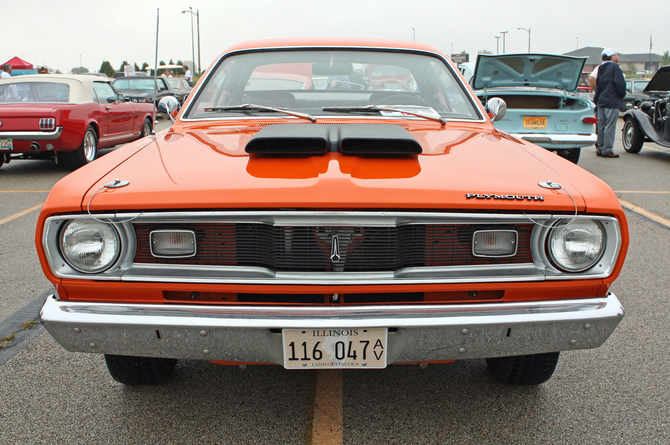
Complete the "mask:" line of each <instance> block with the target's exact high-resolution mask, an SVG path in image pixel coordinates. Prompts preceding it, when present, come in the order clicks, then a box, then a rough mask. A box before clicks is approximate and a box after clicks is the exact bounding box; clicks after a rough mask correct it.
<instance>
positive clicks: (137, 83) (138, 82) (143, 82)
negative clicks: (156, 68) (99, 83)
mask: <svg viewBox="0 0 670 445" xmlns="http://www.w3.org/2000/svg"><path fill="white" fill-rule="evenodd" d="M114 88H116V90H117V91H119V90H121V91H123V90H141V91H153V90H154V79H153V78H152V77H138V78H134V79H119V80H115V81H114Z"/></svg>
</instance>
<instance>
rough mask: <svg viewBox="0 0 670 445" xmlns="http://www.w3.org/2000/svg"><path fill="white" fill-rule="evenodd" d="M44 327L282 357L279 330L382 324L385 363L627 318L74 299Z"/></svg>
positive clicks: (489, 352) (64, 336)
mask: <svg viewBox="0 0 670 445" xmlns="http://www.w3.org/2000/svg"><path fill="white" fill-rule="evenodd" d="M40 316H41V319H42V324H43V325H44V327H45V328H46V329H47V331H49V333H50V334H51V335H52V336H53V337H54V338H55V339H56V341H58V343H60V344H61V345H62V346H63V347H65V348H66V349H67V350H69V351H73V352H94V353H105V354H116V355H132V356H143V357H169V358H179V359H204V360H220V361H229V362H252V363H253V362H257V363H277V364H282V363H283V352H282V335H281V329H283V328H320V329H324V328H363V327H387V328H389V332H388V344H387V351H388V363H399V362H420V361H443V360H455V359H470V358H486V357H499V356H512V355H525V354H538V353H543V352H554V351H564V350H573V349H590V348H596V347H598V346H600V345H601V344H602V343H604V342H605V340H607V338H608V337H609V336H610V335H611V334H612V332H613V331H614V329H615V328H616V326H617V325H618V324H619V322H620V321H621V319H622V318H623V316H624V310H623V307H622V306H621V303H620V302H619V300H618V299H617V297H616V296H615V295H614V294H610V295H608V296H607V297H604V298H591V299H583V300H566V301H542V302H532V303H494V304H465V305H432V304H431V305H394V306H357V307H328V308H313V307H273V306H242V307H240V306H236V307H231V306H201V305H198V306H196V305H166V304H164V305H151V304H109V303H80V302H69V301H61V300H57V299H56V297H55V296H51V297H49V298H47V301H46V303H45V304H44V306H43V308H42V311H41V313H40Z"/></svg>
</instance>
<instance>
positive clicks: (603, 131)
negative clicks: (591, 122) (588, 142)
mask: <svg viewBox="0 0 670 445" xmlns="http://www.w3.org/2000/svg"><path fill="white" fill-rule="evenodd" d="M597 113H598V123H597V124H596V128H597V131H598V141H597V142H596V151H597V152H598V153H602V154H609V153H612V151H613V150H612V149H613V148H614V136H615V133H616V122H617V120H618V119H619V109H618V108H603V107H598V110H597Z"/></svg>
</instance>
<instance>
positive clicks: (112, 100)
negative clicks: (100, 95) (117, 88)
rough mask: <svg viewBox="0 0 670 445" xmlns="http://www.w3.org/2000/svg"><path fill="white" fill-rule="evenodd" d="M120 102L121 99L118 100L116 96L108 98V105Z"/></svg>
mask: <svg viewBox="0 0 670 445" xmlns="http://www.w3.org/2000/svg"><path fill="white" fill-rule="evenodd" d="M118 101H119V98H118V97H115V96H109V97H108V98H107V103H108V104H115V103H117V102H118Z"/></svg>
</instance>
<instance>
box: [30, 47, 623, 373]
mask: <svg viewBox="0 0 670 445" xmlns="http://www.w3.org/2000/svg"><path fill="white" fill-rule="evenodd" d="M371 68H373V69H371ZM371 72H391V73H399V72H401V73H403V87H402V88H400V89H399V88H398V85H397V84H395V83H388V82H373V81H371V80H373V79H369V78H366V75H367V74H366V73H371ZM272 73H274V74H276V78H287V79H288V78H292V77H295V76H301V77H305V76H309V77H311V86H312V87H311V88H308V89H305V88H303V87H302V86H298V87H296V88H295V89H287V88H286V86H285V85H282V86H281V87H280V88H274V87H273V85H274V84H273V83H268V84H267V87H266V88H268V89H259V86H258V84H257V83H254V82H250V79H254V78H260V77H267V76H268V75H270V74H272ZM162 108H167V107H166V104H163V106H162ZM505 109H506V108H505V103H504V101H502V100H501V99H499V98H495V99H491V100H490V101H489V102H488V103H487V104H486V105H482V104H481V102H480V101H479V100H478V99H477V97H476V96H475V95H474V94H473V92H472V90H471V89H470V87H469V86H468V85H467V83H466V82H465V81H464V79H463V77H462V76H461V75H460V74H459V72H458V71H457V69H456V68H455V66H454V65H453V64H452V63H451V62H450V61H449V60H448V59H447V58H446V57H445V56H444V55H443V54H441V53H440V52H439V51H437V50H435V49H434V48H432V47H430V46H426V45H422V44H418V43H415V42H399V41H378V40H341V39H323V40H318V39H317V40H314V39H310V40H282V41H260V42H252V43H247V44H243V45H238V46H234V47H232V48H230V49H229V50H228V51H226V52H225V53H223V54H222V55H221V56H220V58H218V59H217V60H216V61H215V62H214V63H213V64H212V65H211V66H210V68H209V69H208V70H207V71H206V74H205V75H204V76H203V77H202V78H201V79H200V81H199V84H198V85H197V86H196V87H195V89H194V90H193V92H192V93H191V94H190V96H189V98H188V99H187V101H186V103H185V104H184V106H183V107H182V109H181V110H180V111H179V114H178V115H177V117H176V119H175V120H174V122H173V123H172V126H171V127H170V128H169V129H167V130H165V131H163V132H162V133H159V134H158V135H154V136H150V137H148V138H144V139H142V140H139V141H136V142H133V143H130V144H128V145H126V146H124V147H122V148H120V149H117V150H115V151H114V152H112V153H110V154H108V155H106V156H104V157H103V158H101V159H99V160H98V161H96V162H94V163H92V164H90V165H87V166H85V167H84V168H81V169H79V170H77V171H75V172H74V173H72V174H71V175H69V176H68V177H66V178H64V179H63V180H62V181H60V182H59V183H58V184H57V185H56V186H55V187H54V188H53V190H52V191H51V194H50V195H49V198H48V199H47V201H46V203H45V205H44V207H43V209H42V211H41V214H40V218H39V222H38V226H37V234H36V242H37V249H38V252H39V257H40V260H41V264H42V267H43V269H44V273H45V274H46V276H47V277H48V278H49V280H51V281H52V282H53V284H54V285H55V288H56V292H57V293H56V294H55V295H53V296H52V297H50V298H48V299H47V302H46V304H45V305H44V307H43V309H42V313H41V318H42V323H43V324H44V326H45V327H46V329H47V330H48V331H49V332H50V333H51V335H52V336H53V337H54V338H55V339H56V340H57V341H58V342H59V343H60V344H61V345H63V346H64V347H65V348H67V349H68V350H70V351H76V352H90V353H100V354H104V355H105V358H106V362H107V366H108V368H109V371H110V373H111V375H112V376H113V377H114V378H115V379H116V380H118V381H120V382H122V383H125V384H129V385H133V384H147V383H155V382H159V381H161V380H163V379H165V378H166V377H167V376H169V374H170V372H171V370H172V369H173V368H174V365H175V362H176V360H177V359H200V360H210V361H213V362H217V363H225V364H231V363H235V364H241V363H245V364H250V363H258V364H260V363H264V364H278V365H282V366H284V367H285V368H288V369H315V368H384V367H386V366H387V365H391V364H396V363H430V362H434V363H439V362H448V361H453V360H457V359H471V358H485V359H486V363H487V366H488V368H489V369H490V371H491V374H492V375H493V377H494V378H495V379H496V380H498V381H501V382H506V383H513V384H539V383H542V382H544V381H546V380H547V379H549V378H550V377H551V375H552V373H553V372H554V368H555V366H556V363H557V360H558V358H559V354H560V352H561V351H571V350H576V349H587V348H595V347H598V346H600V345H601V344H602V343H603V342H604V341H605V340H606V339H607V338H608V337H609V336H610V335H611V334H612V332H613V330H614V329H615V328H616V326H617V324H618V323H619V322H620V320H621V319H622V317H623V308H622V306H621V303H620V302H619V300H618V299H617V297H616V296H615V295H614V294H612V293H611V292H610V291H609V288H610V285H611V284H612V283H613V281H614V280H615V278H616V277H617V275H618V274H619V272H620V271H621V267H622V264H623V261H624V257H625V253H626V249H627V246H628V230H627V225H626V219H625V217H624V213H623V211H622V209H621V206H620V205H619V203H618V201H617V198H616V196H615V195H614V193H613V192H612V190H611V189H610V188H609V187H608V186H607V185H606V184H604V183H603V182H602V181H600V180H599V179H597V178H595V177H594V176H592V175H591V174H589V173H588V172H586V171H584V170H582V169H581V168H580V167H578V166H576V165H574V164H572V163H570V162H568V161H566V160H565V159H562V158H561V157H559V156H557V155H555V154H554V153H551V152H548V151H546V150H544V149H542V148H540V147H538V146H536V145H533V144H531V143H529V142H526V141H523V140H520V139H516V138H514V137H512V136H510V135H509V134H506V133H503V132H501V131H499V130H496V129H495V128H494V126H493V124H492V121H494V120H496V119H500V118H501V117H502V116H503V115H504V113H505ZM164 111H166V116H168V115H170V113H169V111H170V110H169V109H167V110H164Z"/></svg>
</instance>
